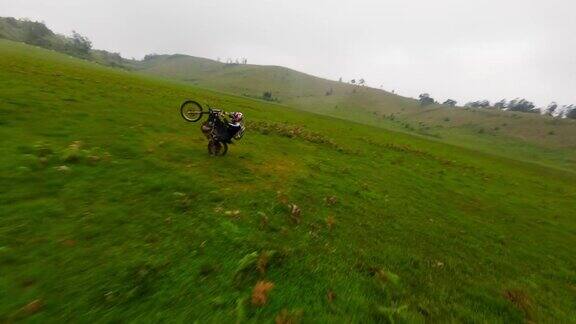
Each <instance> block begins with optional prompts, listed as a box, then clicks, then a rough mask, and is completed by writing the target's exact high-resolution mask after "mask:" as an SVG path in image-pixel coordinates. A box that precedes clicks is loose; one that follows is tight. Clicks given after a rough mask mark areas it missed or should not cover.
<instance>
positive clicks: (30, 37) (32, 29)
mask: <svg viewBox="0 0 576 324" xmlns="http://www.w3.org/2000/svg"><path fill="white" fill-rule="evenodd" d="M22 29H23V34H24V36H23V37H24V43H27V44H32V45H37V46H42V47H48V46H49V43H50V42H49V40H48V39H47V37H49V36H52V35H54V33H53V32H52V31H51V30H50V29H49V28H48V27H46V25H45V24H44V23H42V22H37V21H29V20H23V21H22Z"/></svg>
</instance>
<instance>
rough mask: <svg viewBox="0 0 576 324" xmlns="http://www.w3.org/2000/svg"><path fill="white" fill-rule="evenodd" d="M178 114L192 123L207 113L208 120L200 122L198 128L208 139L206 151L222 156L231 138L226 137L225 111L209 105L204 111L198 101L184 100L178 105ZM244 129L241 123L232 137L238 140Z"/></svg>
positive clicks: (226, 150)
mask: <svg viewBox="0 0 576 324" xmlns="http://www.w3.org/2000/svg"><path fill="white" fill-rule="evenodd" d="M180 114H181V115H182V118H184V120H186V121H188V122H192V123H195V122H197V121H199V120H200V119H201V118H202V116H204V115H206V114H207V115H208V120H206V121H205V122H204V123H202V126H200V129H201V130H202V133H204V135H205V136H206V138H207V139H208V153H209V154H210V155H216V156H222V155H225V154H226V152H228V143H231V139H229V138H228V135H227V125H226V121H224V120H223V117H224V116H226V115H227V114H228V113H227V112H225V111H223V110H222V109H216V108H211V107H209V106H208V111H204V109H203V108H202V106H201V105H200V104H199V103H198V102H196V101H194V100H186V101H184V103H182V105H181V106H180ZM244 130H245V127H244V125H242V126H241V128H240V130H239V131H238V132H237V133H236V134H235V135H234V137H233V138H234V139H235V140H240V139H241V138H242V136H243V135H244Z"/></svg>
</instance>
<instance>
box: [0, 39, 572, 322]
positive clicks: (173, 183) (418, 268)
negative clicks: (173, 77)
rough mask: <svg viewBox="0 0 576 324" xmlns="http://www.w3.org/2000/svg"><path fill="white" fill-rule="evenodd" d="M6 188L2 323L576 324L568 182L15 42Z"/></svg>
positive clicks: (4, 121)
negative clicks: (234, 118)
mask: <svg viewBox="0 0 576 324" xmlns="http://www.w3.org/2000/svg"><path fill="white" fill-rule="evenodd" d="M185 98H195V99H197V100H200V101H201V102H203V103H205V102H218V103H220V104H221V105H222V106H223V107H224V108H227V109H228V108H230V107H234V108H236V107H238V108H240V109H242V110H243V111H244V112H245V114H246V116H247V122H248V124H247V126H248V132H247V134H246V135H245V138H244V139H243V140H242V142H239V143H237V144H235V145H233V146H232V147H231V149H230V152H229V155H228V156H226V157H223V158H210V157H209V156H207V154H206V149H205V145H206V143H205V139H203V138H202V135H201V134H200V132H199V130H198V125H196V124H189V123H186V122H184V121H183V120H181V118H180V116H179V115H178V106H179V103H180V102H181V101H182V100H183V99H185ZM0 183H1V184H2V185H1V186H0V291H1V292H2V293H1V294H0V321H2V322H13V321H19V320H29V321H35V322H93V321H101V322H127V321H134V322H143V321H144V322H160V321H183V322H184V321H185V322H192V321H195V320H197V321H199V322H220V323H225V322H232V321H239V322H245V321H256V322H258V321H266V322H269V321H272V320H274V319H276V320H277V321H279V322H282V321H288V320H294V321H296V320H299V319H301V320H303V321H306V322H341V321H344V322H364V323H365V322H370V321H379V322H383V321H387V320H390V319H393V320H395V321H399V320H427V321H432V322H452V321H460V322H522V321H538V320H542V321H552V322H569V321H571V320H572V319H574V316H576V314H575V312H574V308H573V305H574V304H575V303H576V295H574V284H575V282H576V272H575V269H576V260H575V259H574V258H573V255H574V253H575V252H576V251H575V248H574V244H573V243H574V235H575V233H576V219H575V218H574V209H575V207H576V196H575V192H576V190H575V189H576V188H575V183H576V177H575V176H574V175H573V173H570V172H562V171H559V170H555V169H550V168H546V167H541V166H538V165H534V164H528V163H522V162H518V161H514V160H510V159H506V158H501V157H495V156H491V155H487V154H483V153H478V152H476V151H472V150H466V149H462V148H458V147H455V146H450V145H445V144H442V143H438V142H434V141H429V140H426V139H423V138H420V137H414V136H409V135H406V134H401V133H394V132H390V131H386V130H383V129H381V128H375V127H370V126H366V125H361V124H357V123H352V122H349V121H344V120H340V119H336V118H331V117H326V116H319V115H315V114H311V113H306V112H302V111H298V110H294V109H291V108H288V107H285V106H282V105H278V104H271V103H267V102H263V101H257V100H251V99H248V98H243V97H237V96H231V95H226V94H222V93H218V92H213V91H208V90H205V89H201V88H196V87H191V86H188V85H183V84H180V83H176V82H168V81H165V80H159V79H155V78H148V77H143V76H140V75H135V74H131V73H128V72H124V71H120V70H114V69H109V68H104V67H102V66H98V65H96V64H93V63H89V62H86V61H82V60H78V59H73V58H71V57H67V56H63V55H61V54H58V53H55V52H52V51H47V50H42V49H39V48H35V47H31V46H26V45H23V44H19V43H13V42H8V41H0ZM287 204H296V205H297V206H298V207H299V209H300V210H301V213H291V212H290V209H289V208H288V207H287ZM258 282H260V283H258ZM269 283H272V284H273V285H274V286H273V288H272V289H271V290H270V287H271V285H270V284H269Z"/></svg>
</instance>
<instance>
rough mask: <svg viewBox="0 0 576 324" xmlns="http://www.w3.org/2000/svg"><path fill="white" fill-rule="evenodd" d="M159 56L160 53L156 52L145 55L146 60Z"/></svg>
mask: <svg viewBox="0 0 576 324" xmlns="http://www.w3.org/2000/svg"><path fill="white" fill-rule="evenodd" d="M158 56H160V55H158V54H156V53H152V54H146V55H144V61H148V60H151V59H153V58H156V57H158Z"/></svg>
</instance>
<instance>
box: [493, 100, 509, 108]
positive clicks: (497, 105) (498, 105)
mask: <svg viewBox="0 0 576 324" xmlns="http://www.w3.org/2000/svg"><path fill="white" fill-rule="evenodd" d="M494 107H495V108H498V109H502V110H504V109H506V107H508V101H506V99H502V100H500V101H498V102H497V103H495V104H494Z"/></svg>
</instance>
